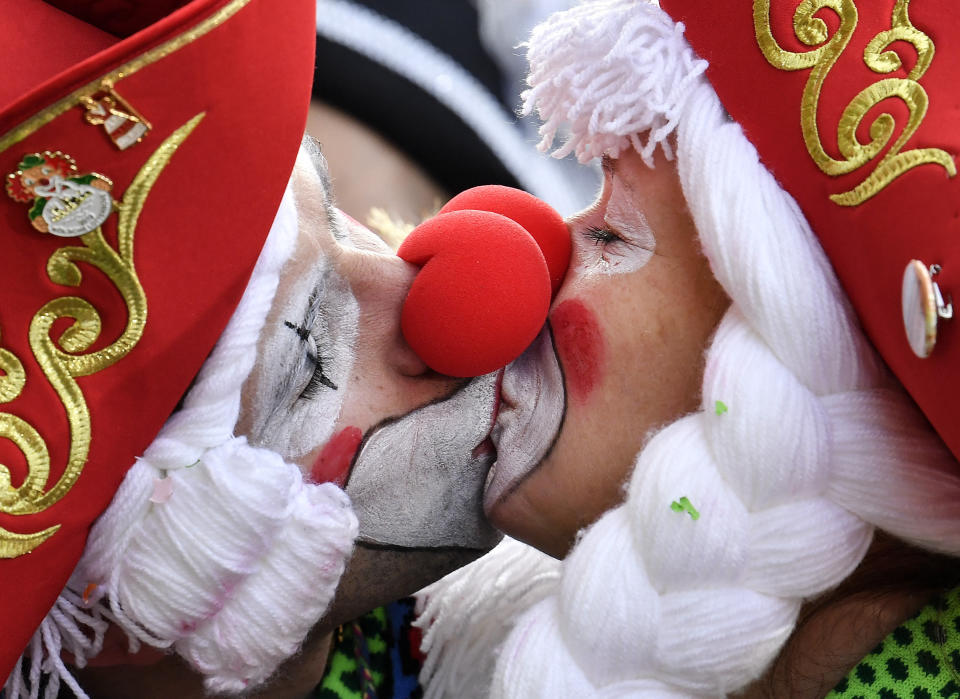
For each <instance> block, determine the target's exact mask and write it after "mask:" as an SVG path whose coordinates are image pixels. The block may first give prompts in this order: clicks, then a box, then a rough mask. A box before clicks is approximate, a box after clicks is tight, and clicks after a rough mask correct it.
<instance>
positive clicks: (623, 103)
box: [522, 0, 707, 167]
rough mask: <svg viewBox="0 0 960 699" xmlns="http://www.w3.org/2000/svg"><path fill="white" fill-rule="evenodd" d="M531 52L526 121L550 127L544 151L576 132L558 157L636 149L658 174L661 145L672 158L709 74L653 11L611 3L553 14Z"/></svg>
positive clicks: (627, 1) (679, 32)
mask: <svg viewBox="0 0 960 699" xmlns="http://www.w3.org/2000/svg"><path fill="white" fill-rule="evenodd" d="M527 46H528V47H529V48H528V51H527V60H528V61H529V63H530V74H529V76H528V78H527V82H528V84H529V85H530V89H529V90H526V91H525V92H524V93H523V95H522V97H523V100H524V103H523V114H524V115H527V114H530V113H531V112H532V111H533V109H534V108H535V107H536V108H537V110H538V112H539V115H540V118H541V119H542V120H543V122H544V123H543V125H542V126H541V127H540V135H541V137H542V138H541V141H540V144H539V148H540V149H541V150H547V149H549V148H550V146H551V144H552V143H553V140H554V138H555V137H556V135H557V132H558V131H559V130H560V128H561V126H562V125H564V124H569V135H568V137H567V139H566V143H565V144H564V145H563V146H561V147H560V148H559V149H557V150H556V151H555V152H554V153H553V155H554V157H557V158H563V157H565V156H566V155H568V154H569V153H571V152H575V153H576V155H577V159H578V160H579V161H580V162H582V163H585V162H587V161H589V160H591V159H593V158H598V157H600V156H602V155H604V154H606V155H611V156H614V157H616V156H617V155H618V154H619V153H620V151H621V150H623V149H624V148H627V147H629V146H631V145H632V146H633V147H634V148H636V150H637V152H638V153H640V155H641V156H642V157H643V159H644V162H646V163H647V164H648V165H649V166H651V167H653V152H654V150H655V149H656V147H657V146H658V145H659V146H661V147H662V148H663V149H664V151H665V152H666V154H667V157H668V158H669V157H672V154H671V148H670V143H669V141H668V140H667V137H668V136H669V135H670V134H671V133H672V132H673V130H674V129H675V128H676V126H677V120H678V118H679V116H680V112H681V109H682V106H683V104H684V102H685V101H686V98H687V93H688V91H689V90H690V87H691V85H692V84H694V81H695V80H696V78H697V76H699V75H701V74H702V73H703V72H704V71H705V70H706V67H707V63H706V61H702V60H699V59H697V58H696V56H694V54H693V51H691V50H690V48H689V47H688V46H687V44H686V42H685V41H684V39H683V25H674V24H673V22H672V21H671V20H670V18H669V17H667V16H666V15H664V14H662V13H661V12H660V11H659V10H658V9H657V8H655V7H653V6H648V5H645V4H641V3H637V2H633V1H631V0H604V1H603V2H593V3H584V4H583V5H580V6H578V7H574V8H573V9H571V10H568V11H566V12H558V13H556V14H554V15H553V16H551V17H550V18H549V19H548V20H547V21H546V22H544V23H543V24H541V25H539V26H538V27H536V28H535V29H534V30H533V33H532V35H531V38H530V41H529V42H528V43H527ZM644 135H645V136H646V141H645V142H644V141H643V140H642V138H643V136H644Z"/></svg>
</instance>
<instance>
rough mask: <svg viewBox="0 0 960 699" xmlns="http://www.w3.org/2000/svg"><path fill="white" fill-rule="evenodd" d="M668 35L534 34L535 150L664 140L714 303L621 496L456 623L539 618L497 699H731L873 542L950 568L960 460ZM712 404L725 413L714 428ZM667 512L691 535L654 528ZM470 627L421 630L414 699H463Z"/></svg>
mask: <svg viewBox="0 0 960 699" xmlns="http://www.w3.org/2000/svg"><path fill="white" fill-rule="evenodd" d="M680 31H681V27H680V26H679V25H676V26H675V25H674V24H673V23H672V22H671V20H669V18H667V17H666V15H664V14H663V13H661V12H660V11H659V10H658V9H656V8H652V7H650V6H648V5H646V4H643V3H639V2H629V1H627V0H604V1H602V2H593V3H588V4H585V5H582V6H580V7H578V8H575V9H573V10H570V11H569V12H566V13H562V14H560V15H557V16H554V17H553V18H552V19H551V20H549V21H548V22H547V23H545V25H543V26H542V27H541V28H540V29H538V30H537V31H535V32H534V35H533V38H532V40H531V45H530V59H531V66H532V68H531V70H532V72H531V77H530V84H531V86H532V87H531V90H530V92H529V93H528V94H527V109H528V110H529V109H532V108H533V107H534V106H537V107H538V108H539V110H540V112H541V115H542V118H544V119H545V121H546V124H545V125H544V131H543V133H544V143H543V145H544V146H545V147H549V145H550V144H551V143H552V140H553V138H554V136H555V134H556V133H557V130H558V129H559V128H560V126H561V124H563V123H564V122H567V121H570V122H572V123H573V126H572V131H571V135H570V139H569V141H568V142H567V143H566V145H565V146H563V147H562V148H561V149H560V151H559V152H560V153H565V152H569V150H570V149H575V150H576V151H577V154H578V157H580V158H581V159H587V158H590V157H595V156H598V155H602V154H609V155H612V156H616V155H617V154H618V153H619V152H620V151H621V150H622V149H623V148H625V147H627V145H628V144H629V145H632V147H634V148H635V149H636V150H637V151H638V152H639V153H640V154H641V155H643V156H644V159H645V160H646V161H647V162H650V161H651V156H652V153H653V149H654V148H655V147H656V145H657V144H659V145H661V146H662V147H664V149H665V150H666V151H667V154H668V155H670V153H669V150H667V148H668V143H667V142H666V141H665V140H664V139H665V138H666V136H667V135H668V134H669V133H670V132H671V131H672V130H674V128H675V129H676V134H677V141H676V142H677V160H678V167H679V174H680V179H681V183H682V186H683V191H684V195H685V198H686V200H687V203H688V206H689V208H690V212H691V214H692V216H693V219H694V222H695V224H696V227H697V230H698V232H699V235H700V239H701V242H702V245H703V250H704V253H705V254H706V256H707V258H708V260H709V261H710V264H711V268H712V270H713V273H714V275H715V276H716V278H717V279H718V280H719V282H720V283H721V284H722V285H723V287H724V289H725V290H726V292H727V294H728V295H729V296H730V298H731V300H732V305H731V308H730V309H729V311H728V312H727V314H726V315H725V317H724V318H723V320H722V321H721V323H720V325H719V327H718V329H717V331H716V333H715V336H714V339H713V341H712V342H711V345H710V347H709V349H708V351H707V357H706V367H705V372H704V380H703V388H702V409H701V411H700V412H697V413H695V414H693V415H689V416H686V417H684V418H681V419H680V420H678V421H676V422H675V423H673V424H671V425H669V426H668V427H666V428H665V429H663V430H661V431H660V432H659V433H658V434H657V435H655V436H654V437H653V438H652V439H651V440H650V441H649V443H648V444H647V446H646V447H645V448H644V449H643V451H642V452H641V453H640V454H639V455H638V457H637V460H636V464H635V468H634V470H633V474H632V476H631V479H630V482H629V486H628V491H627V499H626V502H625V503H624V504H623V505H621V506H619V507H616V508H614V509H612V510H610V511H609V512H607V513H606V514H604V515H603V516H602V517H601V518H600V520H598V521H597V522H596V523H595V524H593V525H592V526H591V527H589V528H588V529H586V530H585V531H584V532H583V533H582V535H581V538H580V539H579V541H578V543H577V545H576V546H575V548H574V549H573V551H572V552H571V553H570V555H569V556H568V557H567V559H566V560H565V561H563V563H562V566H561V569H560V580H559V585H557V586H556V589H555V590H546V592H547V594H546V595H537V597H538V598H539V599H536V600H516V599H509V598H504V600H503V602H502V604H503V606H502V607H501V606H499V605H498V602H497V601H496V600H494V599H485V600H484V603H483V610H482V611H483V614H482V616H481V615H479V614H476V613H474V616H473V621H474V622H475V623H479V624H481V628H484V627H486V626H487V625H488V624H490V623H491V622H490V621H489V620H490V619H502V618H503V617H505V616H507V615H509V616H511V617H512V616H513V615H515V614H516V610H517V608H518V606H519V605H518V604H517V602H518V601H524V602H525V601H530V602H533V603H532V604H531V606H530V607H529V609H527V611H525V612H524V613H523V614H522V615H521V616H520V617H519V619H518V620H516V622H515V624H513V628H512V629H511V630H510V631H509V634H508V636H507V638H506V640H505V642H504V643H503V644H502V645H501V646H500V648H499V650H497V651H490V653H489V656H490V657H492V656H493V655H494V653H495V654H496V658H497V660H496V671H495V673H494V676H493V681H492V685H491V686H490V690H489V696H492V697H518V698H519V697H523V698H524V699H528V698H530V697H578V698H580V697H624V696H656V697H660V696H664V697H667V696H671V697H678V696H703V697H716V696H722V695H725V694H727V693H731V692H735V691H738V690H740V689H742V688H743V687H745V686H746V685H748V684H749V683H750V682H751V681H753V680H754V679H756V678H757V677H759V676H760V675H761V674H762V672H763V671H764V669H765V668H766V667H767V666H768V665H769V664H770V662H771V661H772V660H773V659H774V658H775V657H776V656H777V654H778V653H779V651H780V649H781V647H782V645H783V643H784V642H785V641H786V639H787V638H788V637H789V636H790V634H791V633H792V632H793V629H794V625H795V622H796V618H797V613H798V611H799V609H800V606H801V604H802V602H803V601H804V600H805V599H809V598H811V597H814V596H816V595H818V594H821V593H822V592H824V591H825V590H827V589H829V588H830V587H832V586H835V585H836V584H838V583H839V582H840V581H842V580H843V579H844V578H845V577H846V576H847V575H849V574H850V572H852V571H853V569H854V568H856V566H857V565H858V564H859V563H860V561H861V560H862V557H863V555H864V554H865V552H866V550H867V548H868V547H869V544H870V541H871V538H872V533H873V528H874V526H879V527H882V528H883V529H884V530H886V531H888V532H890V533H892V534H894V535H895V536H899V537H901V538H904V539H906V540H908V541H910V542H912V543H914V544H916V545H918V546H922V547H926V548H929V549H933V550H937V551H945V552H949V553H954V554H956V553H958V550H960V477H958V476H957V474H958V472H960V469H958V465H957V463H956V461H955V460H954V458H953V457H952V456H951V455H950V453H949V452H948V451H947V449H946V448H945V447H944V445H943V444H942V443H941V441H940V440H939V438H938V437H937V436H936V435H935V433H933V431H932V430H931V429H930V427H929V426H928V425H927V424H926V422H925V421H924V419H923V417H922V415H920V413H919V411H918V410H917V408H916V406H915V405H914V404H913V403H912V401H911V400H910V399H909V397H908V396H907V395H906V394H905V393H904V392H903V390H902V389H901V388H900V387H899V386H897V385H896V383H895V382H894V381H893V379H892V378H891V377H889V375H888V374H887V372H886V370H885V369H884V368H883V365H882V363H881V362H880V361H879V359H878V358H877V356H876V355H875V353H874V351H873V350H872V348H871V347H870V345H869V344H868V342H867V341H866V340H865V338H864V337H863V335H862V333H861V331H860V329H859V326H858V324H857V321H856V318H855V316H854V314H853V312H852V310H851V308H850V305H849V302H848V300H847V299H846V297H845V295H844V294H843V291H842V290H841V288H840V286H839V284H838V282H837V280H836V278H835V276H834V274H833V271H832V269H831V267H830V265H829V262H828V261H827V259H826V257H825V255H824V253H823V251H822V249H821V248H820V245H819V244H818V243H817V241H816V239H815V237H814V236H813V233H812V231H811V230H810V228H809V225H808V224H807V222H806V220H805V218H804V217H803V215H802V213H801V212H800V210H799V208H798V207H797V205H796V203H795V202H794V200H793V199H792V198H791V197H790V196H789V195H787V194H786V193H785V192H784V191H783V190H782V189H781V188H780V186H779V185H778V184H777V182H776V181H775V180H774V179H773V177H772V176H771V175H770V173H769V172H768V171H767V170H766V169H765V168H764V167H763V166H762V165H761V163H760V162H759V158H758V156H757V153H756V151H755V149H754V148H753V146H752V145H751V144H750V143H749V142H748V141H747V139H746V138H745V136H744V135H743V133H742V131H741V129H740V127H739V126H738V125H737V124H734V123H732V122H731V121H730V120H729V118H728V117H727V116H726V114H725V112H724V110H723V108H722V106H721V105H720V102H719V100H718V99H717V96H716V94H715V93H714V92H713V89H712V88H711V87H710V85H709V84H708V83H707V81H706V79H705V77H703V76H702V72H703V65H704V64H703V62H702V61H699V60H698V59H696V58H695V56H694V55H693V52H692V51H691V49H690V48H689V47H688V46H687V45H686V44H685V42H684V41H683V40H682V37H681V36H680ZM635 131H648V132H649V135H648V137H647V140H646V141H644V140H642V139H641V138H640V137H639V136H635V135H634V132H635ZM716 401H723V403H724V404H725V405H726V406H727V408H728V410H727V411H726V412H724V413H723V414H721V415H717V413H716V411H715V410H714V406H715V404H716ZM584 466H585V467H588V465H587V464H585V465H584ZM680 497H687V498H688V499H689V500H690V502H691V503H692V504H693V505H694V506H695V507H696V508H697V510H698V511H699V513H700V517H699V518H698V519H697V520H694V519H693V518H692V517H690V516H688V515H687V514H686V513H684V512H679V513H678V512H674V511H673V510H671V508H670V503H671V502H673V501H674V500H677V499H678V498H680ZM918 513H920V514H918ZM481 561H482V559H481ZM477 565H479V564H477ZM471 572H472V571H471V569H470V568H469V567H468V568H466V569H464V570H463V571H461V572H460V573H458V574H457V576H458V578H457V579H458V580H459V581H460V584H459V585H452V586H449V588H448V589H447V590H442V591H438V593H439V592H443V593H444V594H445V595H449V599H441V598H431V602H430V603H431V605H433V606H434V608H452V607H454V605H456V604H457V601H458V600H468V601H469V600H473V599H474V598H475V596H476V595H482V594H484V593H485V592H488V591H489V590H490V586H489V583H488V581H487V580H486V578H485V577H484V576H477V578H478V587H477V589H471V585H470V583H471V580H472V577H471ZM500 575H501V577H500V579H501V580H507V579H511V580H523V572H522V570H518V572H517V576H516V577H513V576H512V574H511V573H510V572H509V571H506V570H505V571H502V572H501V573H500ZM501 587H509V585H503V584H501ZM468 610H469V607H468V608H467V609H465V610H463V611H461V612H459V614H457V615H454V616H453V617H452V618H451V619H450V620H449V622H447V621H445V620H444V618H443V616H437V618H436V619H435V620H434V625H433V626H432V627H430V628H429V631H428V636H430V637H431V638H432V640H433V643H432V647H431V653H433V654H437V656H438V657H437V658H436V660H434V661H433V662H434V666H432V667H431V672H430V675H428V676H426V677H425V679H427V680H430V678H431V677H432V682H433V683H436V684H437V685H438V686H437V688H436V689H435V690H434V687H433V686H431V687H429V691H430V692H431V693H432V694H431V696H440V695H442V696H459V694H458V691H459V689H460V687H461V686H462V685H461V684H457V683H456V682H455V681H454V680H453V679H451V678H458V677H462V676H466V675H465V674H464V673H466V672H469V671H470V667H469V666H470V665H471V664H472V663H478V664H479V661H478V660H477V658H476V655H475V654H471V653H468V652H465V651H464V650H462V649H461V648H462V645H463V644H462V643H461V640H460V639H459V638H457V637H456V636H457V634H458V633H461V632H462V631H463V630H467V629H469V623H470V621H471V620H470V619H468V618H467V615H468V613H469V612H468ZM427 611H429V609H428V610H427ZM428 616H429V615H428ZM478 617H479V618H478ZM446 623H450V624H451V625H450V626H449V627H448V628H443V627H442V626H441V625H443V624H446ZM500 624H501V626H503V627H507V626H509V624H508V623H506V622H500ZM431 634H432V636H431ZM442 640H445V641H446V643H445V644H441V641H442ZM448 664H450V665H454V666H463V665H466V666H467V667H447V665H448ZM484 667H487V666H484Z"/></svg>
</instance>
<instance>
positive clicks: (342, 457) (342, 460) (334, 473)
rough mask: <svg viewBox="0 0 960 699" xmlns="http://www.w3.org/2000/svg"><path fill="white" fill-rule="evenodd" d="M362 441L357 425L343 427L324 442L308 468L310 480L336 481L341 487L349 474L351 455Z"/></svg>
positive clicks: (315, 481)
mask: <svg viewBox="0 0 960 699" xmlns="http://www.w3.org/2000/svg"><path fill="white" fill-rule="evenodd" d="M362 441H363V433H362V432H361V431H360V428H359V427H353V426H352V425H351V426H349V427H344V428H343V429H342V430H340V431H339V432H337V433H336V434H335V435H333V437H331V438H330V441H329V442H327V443H326V445H325V446H324V447H323V449H322V450H321V451H320V454H319V455H318V456H317V459H316V461H314V462H313V466H312V467H311V468H310V480H311V481H312V482H314V483H336V484H337V485H338V486H340V487H341V488H342V487H343V486H344V485H346V483H347V477H348V476H349V475H350V466H351V464H353V457H354V456H355V455H356V453H357V449H359V448H360V442H362Z"/></svg>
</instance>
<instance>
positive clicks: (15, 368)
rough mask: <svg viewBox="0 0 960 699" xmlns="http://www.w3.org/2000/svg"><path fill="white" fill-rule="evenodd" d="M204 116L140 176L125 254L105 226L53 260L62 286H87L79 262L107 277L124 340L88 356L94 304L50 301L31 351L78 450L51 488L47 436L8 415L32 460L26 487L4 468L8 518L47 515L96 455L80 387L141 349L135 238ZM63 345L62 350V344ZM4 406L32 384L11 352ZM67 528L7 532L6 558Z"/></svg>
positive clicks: (0, 497) (1, 496)
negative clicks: (123, 313) (147, 207)
mask: <svg viewBox="0 0 960 699" xmlns="http://www.w3.org/2000/svg"><path fill="white" fill-rule="evenodd" d="M203 116H204V115H203V114H198V115H197V116H195V117H194V118H193V119H191V120H190V121H188V122H187V123H186V124H184V125H183V126H182V127H180V128H179V129H177V130H176V131H175V132H174V133H173V134H171V135H170V137H169V138H167V139H166V140H165V141H164V142H163V143H162V144H161V145H160V147H159V148H157V150H156V151H154V153H153V154H152V155H151V156H150V158H149V159H148V160H147V162H146V163H145V164H144V166H143V167H142V168H141V169H140V171H139V172H138V173H137V176H136V177H135V178H134V180H133V182H132V183H131V184H130V187H129V188H128V189H127V191H126V193H125V194H124V197H123V201H122V202H121V203H120V204H119V205H118V206H117V209H118V218H117V250H114V249H113V248H111V247H110V245H109V244H108V243H107V241H106V240H105V238H104V236H103V232H102V230H101V229H100V228H99V227H98V228H96V229H95V230H93V231H91V232H90V233H86V234H84V235H83V236H81V238H80V240H81V242H82V243H83V246H65V247H62V248H59V249H58V250H56V251H55V252H54V253H53V254H52V255H51V256H50V258H49V260H48V261H47V274H48V276H49V277H50V280H51V281H53V282H54V283H56V284H61V285H65V286H73V287H76V286H79V285H80V283H81V281H82V274H81V271H80V268H79V267H78V266H77V264H76V263H77V262H86V263H88V264H90V265H92V266H94V267H96V268H97V269H99V270H100V271H101V272H103V274H104V275H106V276H107V278H109V279H110V281H111V282H113V284H114V285H115V286H116V288H117V290H118V291H119V292H120V294H121V296H122V298H123V300H124V302H125V304H126V307H127V323H126V326H125V328H124V330H123V332H122V333H121V335H120V336H119V337H118V338H117V339H116V340H115V341H114V342H113V343H111V344H110V345H108V346H107V347H104V348H102V349H100V350H97V351H96V352H91V353H88V354H82V353H83V352H85V351H86V350H87V349H88V348H89V347H91V346H92V345H93V343H94V342H96V340H97V338H98V337H99V336H100V330H101V321H100V315H99V313H98V312H97V310H96V309H95V308H94V307H93V306H92V305H91V304H90V303H89V302H88V301H86V300H84V299H81V298H79V297H76V296H63V297H60V298H57V299H54V300H52V301H50V302H48V303H46V304H45V305H44V306H43V307H42V308H41V309H40V310H39V311H37V313H36V315H34V317H33V320H32V321H31V323H30V331H29V340H30V348H31V349H32V350H33V354H34V356H35V358H36V360H37V363H38V365H39V366H40V367H41V369H42V370H43V373H44V375H45V377H46V378H47V380H48V381H49V382H50V385H51V386H52V387H53V388H54V390H55V391H56V393H57V396H58V397H59V399H60V401H61V403H62V404H63V406H64V409H65V411H66V414H67V421H68V423H69V425H70V450H69V454H68V457H67V465H66V468H65V469H64V472H63V475H61V476H60V478H59V480H58V481H57V482H56V483H55V484H54V485H53V486H52V487H50V488H49V489H46V486H47V479H48V476H49V473H50V457H49V453H48V451H47V446H46V444H45V443H44V441H43V438H42V437H41V436H40V434H39V432H37V430H36V429H34V428H33V427H32V426H31V425H29V424H27V423H26V422H25V421H24V420H22V419H21V418H19V417H17V416H16V415H12V414H9V413H0V437H5V438H7V439H9V440H10V441H12V442H13V443H14V445H16V447H17V448H19V449H20V451H21V452H22V453H23V455H24V458H25V459H26V462H27V475H26V477H25V478H24V481H23V483H22V484H21V485H20V487H18V488H14V487H13V485H12V482H11V477H10V471H9V469H8V468H7V467H6V466H3V465H0V512H4V513H6V514H10V515H29V514H36V513H38V512H42V511H44V510H46V509H47V508H48V507H50V506H51V505H53V504H54V503H56V502H58V501H59V500H60V499H61V498H63V497H64V496H65V495H66V494H67V493H68V492H69V491H70V489H71V488H72V487H73V485H74V484H75V483H76V481H77V479H78V478H79V477H80V473H81V471H82V470H83V467H84V464H85V463H86V461H87V457H88V455H89V451H90V443H91V430H90V412H89V409H88V407H87V404H86V401H85V400H84V396H83V393H82V391H81V390H80V387H79V386H78V384H77V382H76V378H77V377H79V376H89V375H91V374H95V373H96V372H98V371H101V370H102V369H105V368H106V367H108V366H110V365H112V364H114V363H115V362H117V361H118V360H120V359H122V358H123V357H124V356H126V354H127V353H128V352H129V351H130V350H131V349H133V347H135V346H136V344H137V342H139V340H140V337H141V336H142V334H143V329H144V327H145V326H146V320H147V299H146V294H145V293H144V291H143V287H142V286H141V285H140V280H139V279H138V277H137V273H136V269H135V267H134V261H133V238H134V233H135V231H136V225H137V220H138V218H139V216H140V212H141V210H142V209H143V206H144V204H145V202H146V199H147V196H148V195H149V193H150V189H151V188H152V187H153V184H154V183H155V182H156V180H157V178H158V177H159V176H160V173H161V172H163V170H164V168H165V167H166V166H167V164H168V163H169V161H170V158H171V157H172V156H173V154H174V152H175V151H176V149H177V148H178V147H179V146H180V144H182V143H183V142H184V141H185V140H186V138H187V137H188V136H189V135H190V133H191V132H192V131H193V129H194V128H196V126H197V124H199V123H200V120H201V119H203ZM61 318H68V319H72V321H73V322H72V323H71V324H70V326H69V327H67V328H66V329H65V330H64V331H63V332H62V333H61V334H60V337H59V338H58V341H56V342H55V341H54V340H53V339H52V337H51V331H52V329H53V325H54V323H55V322H56V321H58V320H60V319H61ZM58 345H59V346H58ZM0 369H2V370H3V371H4V372H5V375H3V376H0V403H9V402H10V401H12V400H14V399H15V398H17V397H18V396H19V395H20V393H21V392H22V390H23V388H24V385H25V383H26V381H25V377H24V372H23V366H22V364H21V363H20V361H19V360H18V359H17V357H15V356H14V355H13V353H11V352H10V351H8V350H5V349H0ZM59 527H60V525H54V526H52V527H48V528H47V529H44V530H42V531H39V532H34V533H30V534H19V533H15V532H10V531H7V530H5V529H3V528H0V558H15V557H17V556H21V555H23V554H25V553H29V552H30V551H32V550H33V549H35V548H36V547H37V546H39V545H40V544H41V543H43V542H44V541H46V539H48V538H49V537H50V536H52V535H53V534H54V533H55V532H56V531H57V529H59Z"/></svg>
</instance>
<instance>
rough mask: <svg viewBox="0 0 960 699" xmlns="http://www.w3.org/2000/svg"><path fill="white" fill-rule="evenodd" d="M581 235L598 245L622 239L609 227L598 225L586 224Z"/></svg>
mask: <svg viewBox="0 0 960 699" xmlns="http://www.w3.org/2000/svg"><path fill="white" fill-rule="evenodd" d="M583 237H584V238H586V239H587V240H589V241H590V242H592V243H593V244H595V245H598V246H599V245H607V244H609V243H614V242H616V241H618V240H622V238H620V236H618V235H617V234H616V233H614V232H613V231H611V230H610V229H609V228H601V227H599V226H587V228H586V230H584V231H583Z"/></svg>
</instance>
